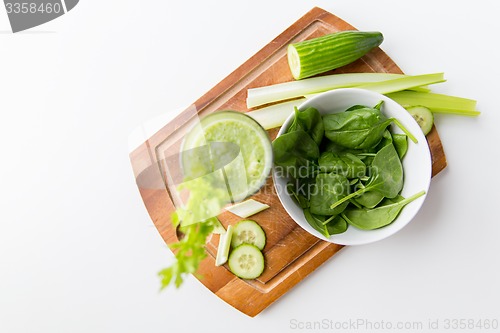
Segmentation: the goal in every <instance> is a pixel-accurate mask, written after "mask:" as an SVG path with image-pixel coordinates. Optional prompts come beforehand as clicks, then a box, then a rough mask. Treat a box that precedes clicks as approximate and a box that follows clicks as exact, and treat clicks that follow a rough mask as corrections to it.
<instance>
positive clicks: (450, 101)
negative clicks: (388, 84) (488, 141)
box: [387, 91, 480, 117]
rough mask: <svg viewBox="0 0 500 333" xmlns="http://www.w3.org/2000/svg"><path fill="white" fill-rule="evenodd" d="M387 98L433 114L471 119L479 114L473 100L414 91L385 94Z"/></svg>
mask: <svg viewBox="0 0 500 333" xmlns="http://www.w3.org/2000/svg"><path fill="white" fill-rule="evenodd" d="M387 97H389V98H390V99H392V100H394V101H396V102H397V103H399V104H401V105H403V106H409V105H422V106H425V107H426V108H429V109H430V110H431V111H432V112H435V113H449V114H457V115H461V116H471V117H472V116H478V115H479V114H480V112H479V111H477V110H476V104H477V102H476V101H475V100H473V99H467V98H462V97H456V96H449V95H443V94H435V93H422V92H416V91H398V92H394V93H391V94H387Z"/></svg>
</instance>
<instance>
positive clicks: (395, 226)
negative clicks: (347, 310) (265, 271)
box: [272, 88, 432, 245]
mask: <svg viewBox="0 0 500 333" xmlns="http://www.w3.org/2000/svg"><path fill="white" fill-rule="evenodd" d="M343 94H364V95H365V96H367V97H368V98H372V99H374V100H375V99H376V100H378V101H380V100H384V105H389V107H391V108H396V109H399V111H395V112H400V111H405V112H406V110H405V109H404V108H403V106H401V105H400V104H398V103H396V102H395V101H393V100H392V99H390V98H389V97H387V96H385V95H382V94H380V93H377V92H373V91H369V90H365V89H360V88H340V89H335V90H330V91H327V92H323V93H320V94H318V95H316V96H313V97H311V98H310V99H307V100H306V101H304V102H302V103H301V104H300V105H299V106H298V107H297V108H298V109H299V110H304V109H305V108H307V107H310V106H314V104H315V103H317V101H318V100H322V99H325V98H332V97H330V96H332V95H333V96H336V95H340V96H342V95H343ZM355 104H356V102H354V103H352V105H355ZM358 104H359V103H358ZM338 112H342V111H338ZM382 112H384V111H382ZM320 113H321V114H327V113H328V112H321V110H320ZM401 114H402V115H403V116H402V118H406V119H403V120H401V119H400V118H399V116H398V120H399V121H401V122H402V123H404V124H405V126H407V125H408V124H407V123H408V122H410V123H412V124H413V125H411V127H413V128H414V129H415V126H417V127H416V128H418V132H416V131H411V133H412V134H413V135H414V136H415V137H417V139H418V144H420V143H423V145H422V146H424V148H423V150H424V152H423V153H422V154H423V156H424V157H425V161H423V162H422V163H425V164H423V165H424V167H425V170H423V171H422V174H423V177H425V182H424V183H423V184H422V190H424V191H425V193H424V195H422V196H421V197H420V198H418V199H416V200H415V201H413V202H412V203H410V204H412V206H413V207H414V208H413V210H412V213H411V214H409V215H408V214H407V215H408V216H407V218H406V221H403V222H401V220H400V222H399V223H397V222H398V219H399V216H398V217H397V218H396V220H395V221H393V222H392V223H391V224H389V225H387V226H385V227H382V228H379V229H375V230H360V229H357V228H355V227H353V226H351V225H349V228H355V229H356V231H359V232H360V233H361V234H366V235H370V234H372V236H371V237H365V238H363V239H357V240H356V239H354V240H349V241H348V240H346V239H345V237H342V236H341V235H344V234H345V233H342V234H337V235H331V236H330V237H329V238H327V237H325V236H324V235H322V234H321V233H319V232H318V231H317V230H315V229H314V228H312V227H311V226H310V225H309V223H308V222H307V221H306V220H305V218H304V215H303V210H302V208H300V207H298V204H297V203H296V202H295V201H294V200H293V199H292V198H291V197H290V195H289V194H288V193H286V191H284V190H282V189H281V190H280V188H278V184H280V183H281V181H280V179H281V177H279V176H278V175H277V174H276V172H275V166H274V165H273V169H272V178H273V183H274V187H275V191H276V193H277V196H278V199H279V200H280V202H281V204H282V206H283V208H284V209H285V211H286V212H287V214H288V215H289V216H290V217H291V218H292V219H293V220H294V221H295V223H297V224H298V225H299V226H300V227H301V228H303V229H304V230H305V231H307V232H309V233H310V234H312V235H313V236H315V237H317V238H320V239H322V240H324V241H327V242H330V243H335V244H340V245H362V244H369V243H373V242H376V241H380V240H383V239H385V238H387V237H389V236H392V235H394V234H395V233H397V232H398V231H400V230H401V229H403V228H404V227H405V226H406V225H408V224H409V223H410V222H411V221H412V220H413V218H414V217H415V215H416V214H417V213H418V211H419V210H420V208H421V207H422V205H423V202H424V201H425V199H426V197H427V194H428V192H429V187H430V182H431V178H432V157H431V153H430V148H429V145H428V142H427V140H426V137H425V135H424V134H423V132H422V131H421V130H420V127H419V126H418V124H417V123H416V121H415V120H414V119H413V117H412V116H411V115H410V114H409V113H401ZM406 115H407V116H406ZM293 118H294V113H293V112H292V113H291V114H290V115H289V116H288V117H287V119H286V120H285V122H284V123H283V125H282V126H281V128H280V129H279V131H278V134H277V135H276V137H279V136H280V135H282V134H283V133H284V132H285V131H286V129H287V128H288V126H290V124H291V122H292V121H293ZM411 145H412V142H411V140H409V147H408V148H409V149H408V151H409V152H410V146H411ZM413 149H415V148H413ZM403 162H404V160H403ZM422 169H424V168H422ZM403 170H404V169H403ZM278 178H280V179H278ZM405 178H406V177H405ZM405 184H406V179H405ZM403 186H404V185H403ZM403 190H404V187H403ZM284 196H286V197H288V199H290V200H286V199H285V198H284ZM290 201H291V202H293V204H294V205H295V208H298V209H299V210H300V211H301V214H300V216H297V215H298V214H296V213H294V211H292V210H291V208H290V207H289V202H290ZM410 204H409V205H410ZM403 211H404V210H403ZM380 230H387V231H386V232H383V231H382V232H380Z"/></svg>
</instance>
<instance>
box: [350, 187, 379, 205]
mask: <svg viewBox="0 0 500 333" xmlns="http://www.w3.org/2000/svg"><path fill="white" fill-rule="evenodd" d="M383 199H384V195H383V194H381V193H379V192H376V191H370V192H365V193H363V194H361V195H360V196H359V197H355V198H354V201H356V203H358V204H360V205H361V206H364V207H366V208H374V207H375V206H377V205H378V204H379V203H380V202H381V201H382V200H383Z"/></svg>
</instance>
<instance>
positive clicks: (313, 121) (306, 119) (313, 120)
mask: <svg viewBox="0 0 500 333" xmlns="http://www.w3.org/2000/svg"><path fill="white" fill-rule="evenodd" d="M299 130H302V131H304V132H306V133H307V134H309V136H310V137H311V139H313V140H314V142H316V144H317V145H319V144H320V143H321V140H323V135H324V134H325V127H324V125H323V121H322V119H321V115H320V113H319V112H318V110H316V109H315V108H307V109H305V110H303V111H299V109H298V108H297V107H295V117H294V118H293V122H292V123H291V124H290V126H289V127H288V129H287V133H290V132H295V131H299Z"/></svg>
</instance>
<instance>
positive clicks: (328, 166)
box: [318, 151, 366, 179]
mask: <svg viewBox="0 0 500 333" xmlns="http://www.w3.org/2000/svg"><path fill="white" fill-rule="evenodd" d="M318 164H319V169H320V171H321V172H334V173H336V174H340V175H343V176H345V177H347V178H349V179H353V178H360V177H364V176H365V175H366V165H365V164H364V163H363V161H362V160H361V159H360V158H359V157H357V156H356V155H354V154H352V153H349V152H339V153H334V152H331V151H326V152H324V153H322V154H321V156H320V157H319V160H318Z"/></svg>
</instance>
